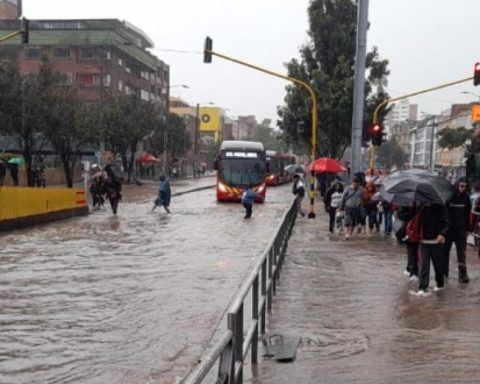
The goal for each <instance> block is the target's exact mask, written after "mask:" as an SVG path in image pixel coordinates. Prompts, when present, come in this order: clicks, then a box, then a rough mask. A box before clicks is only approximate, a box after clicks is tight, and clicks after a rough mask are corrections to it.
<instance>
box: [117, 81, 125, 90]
mask: <svg viewBox="0 0 480 384" xmlns="http://www.w3.org/2000/svg"><path fill="white" fill-rule="evenodd" d="M124 86H125V84H124V82H123V80H118V90H119V91H120V92H123V87H124Z"/></svg>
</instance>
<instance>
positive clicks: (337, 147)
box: [278, 0, 389, 158]
mask: <svg viewBox="0 0 480 384" xmlns="http://www.w3.org/2000/svg"><path fill="white" fill-rule="evenodd" d="M356 10H357V6H356V5H355V4H354V2H352V1H351V0H313V1H312V2H311V3H310V6H309V9H308V15H309V23H310V29H309V42H308V43H307V44H306V45H304V46H303V47H302V48H301V49H300V55H301V60H297V59H292V60H291V61H290V62H289V63H288V64H287V69H288V75H289V76H290V77H294V78H297V79H299V80H302V81H304V82H306V83H308V84H309V85H310V86H311V87H312V88H313V89H314V91H315V94H316V96H317V101H318V110H317V111H316V113H317V116H318V127H317V143H316V144H317V152H318V153H317V155H319V156H328V157H336V158H339V157H341V156H342V155H343V152H344V151H345V149H346V147H347V146H348V145H349V144H350V140H351V126H352V113H353V97H352V95H353V83H354V78H353V75H354V73H353V68H354V60H355V42H356V14H357V12H356ZM366 66H367V68H368V69H369V73H368V79H367V81H366V84H365V95H366V98H367V102H366V105H365V118H364V121H365V124H364V126H369V125H370V123H371V116H372V113H373V110H374V108H375V107H376V106H377V105H378V104H379V103H380V102H381V101H382V100H384V99H385V98H387V97H388V95H387V94H385V93H384V92H383V84H384V83H385V81H386V80H385V79H386V76H387V75H388V74H389V72H388V69H387V66H388V61H387V60H380V59H379V55H378V51H377V49H376V48H374V49H373V51H371V52H370V53H368V55H367V59H366ZM374 88H376V91H377V92H376V93H374ZM286 91H287V95H286V96H285V105H283V106H282V107H280V108H279V109H278V114H279V116H280V120H279V121H278V125H279V127H280V129H281V130H282V131H283V132H284V139H285V141H286V142H287V143H293V142H296V141H297V142H303V143H304V146H305V147H306V148H309V147H310V142H311V129H310V127H311V100H310V97H309V96H308V95H307V92H306V90H305V89H303V87H299V86H296V85H289V86H287V87H286ZM386 112H387V110H385V109H384V110H382V111H380V114H379V117H380V120H382V119H383V117H384V115H385V113H386ZM299 125H303V127H304V128H305V129H303V132H302V131H301V130H299V129H298V128H299ZM364 138H365V137H364Z"/></svg>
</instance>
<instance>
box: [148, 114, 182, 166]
mask: <svg viewBox="0 0 480 384" xmlns="http://www.w3.org/2000/svg"><path fill="white" fill-rule="evenodd" d="M165 139H166V140H165ZM165 143H166V148H165ZM151 145H152V150H153V152H154V153H157V154H159V153H163V152H164V151H165V150H166V151H167V152H169V153H170V156H171V159H173V158H175V157H180V156H182V155H184V154H185V153H186V151H188V149H190V148H191V146H192V143H191V140H190V138H189V136H188V134H187V127H186V125H185V121H184V120H183V119H182V118H181V117H180V116H178V115H177V114H175V113H169V114H168V116H167V118H166V120H161V121H160V124H159V125H157V127H156V129H155V131H154V133H153V137H152V140H151Z"/></svg>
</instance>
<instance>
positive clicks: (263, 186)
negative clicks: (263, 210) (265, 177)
mask: <svg viewBox="0 0 480 384" xmlns="http://www.w3.org/2000/svg"><path fill="white" fill-rule="evenodd" d="M264 190H265V183H262V184H260V185H259V186H258V190H257V192H258V193H263V191H264Z"/></svg>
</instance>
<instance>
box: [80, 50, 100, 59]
mask: <svg viewBox="0 0 480 384" xmlns="http://www.w3.org/2000/svg"><path fill="white" fill-rule="evenodd" d="M95 56H96V55H95V49H93V48H80V52H79V57H80V58H81V59H95Z"/></svg>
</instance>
